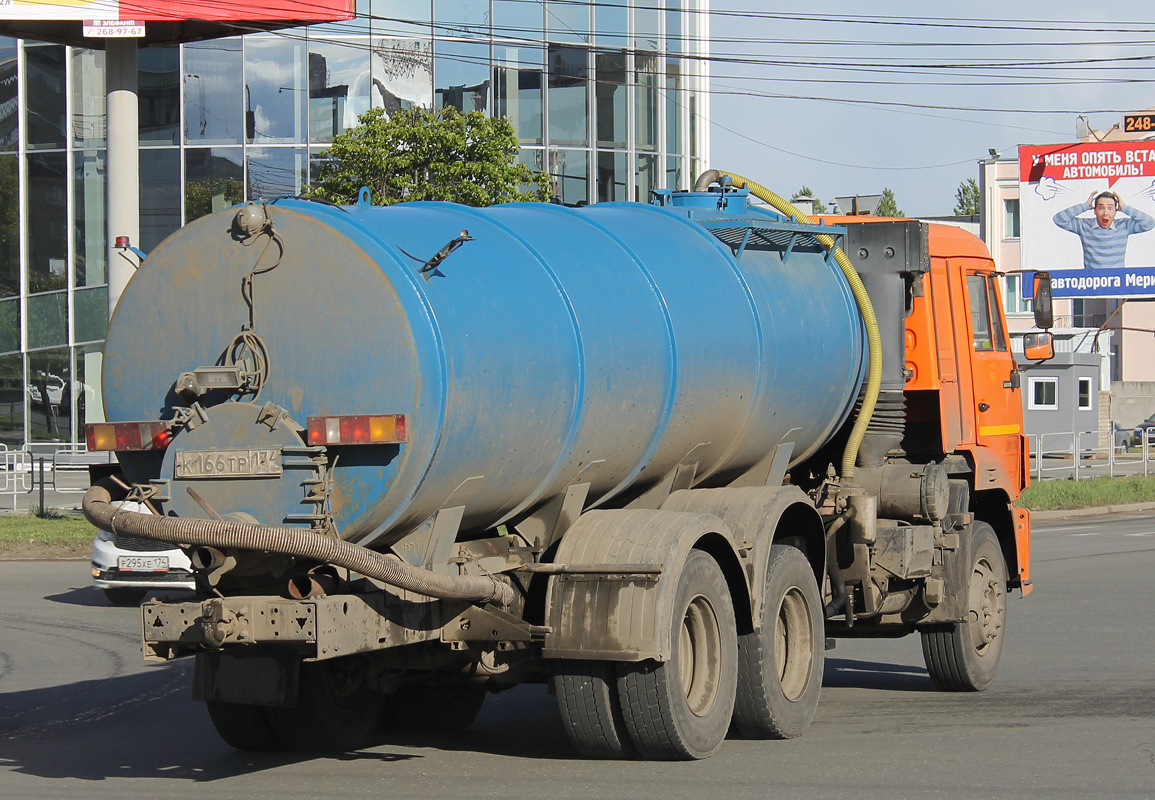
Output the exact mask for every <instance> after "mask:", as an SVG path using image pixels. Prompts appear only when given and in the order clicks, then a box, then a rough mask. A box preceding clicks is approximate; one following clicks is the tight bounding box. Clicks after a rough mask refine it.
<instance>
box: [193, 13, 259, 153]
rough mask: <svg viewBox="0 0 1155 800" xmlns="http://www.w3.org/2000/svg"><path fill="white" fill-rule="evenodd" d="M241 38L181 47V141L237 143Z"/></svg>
mask: <svg viewBox="0 0 1155 800" xmlns="http://www.w3.org/2000/svg"><path fill="white" fill-rule="evenodd" d="M241 46H242V45H241V39H240V38H239V37H235V36H234V37H232V38H230V39H212V40H209V41H207V42H189V43H188V44H186V45H185V46H184V75H183V79H184V140H185V141H186V142H188V143H190V144H240V143H241V137H242V136H243V135H244V130H245V126H244V114H243V113H242V112H243V111H244V107H243V106H242V104H241V98H240V96H239V95H238V94H237V76H238V75H240V74H241V60H242V59H241Z"/></svg>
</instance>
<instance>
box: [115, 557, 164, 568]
mask: <svg viewBox="0 0 1155 800" xmlns="http://www.w3.org/2000/svg"><path fill="white" fill-rule="evenodd" d="M116 566H117V569H119V570H120V571H121V572H168V556H117V559H116Z"/></svg>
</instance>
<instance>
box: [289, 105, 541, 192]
mask: <svg viewBox="0 0 1155 800" xmlns="http://www.w3.org/2000/svg"><path fill="white" fill-rule="evenodd" d="M358 121H359V122H360V123H361V124H360V125H358V126H357V127H355V128H351V129H349V130H348V131H346V132H345V133H342V134H339V135H337V136H334V137H333V144H332V145H331V146H330V147H329V149H328V150H326V151H325V153H324V155H325V156H326V157H327V161H325V162H323V163H322V165H321V168H320V170H319V175H318V184H317V185H316V186H315V187H314V188H313V189H312V190H311V191H310V192H308V194H310V195H311V196H314V197H318V198H321V199H324V200H328V201H330V202H333V203H339V204H350V203H354V202H356V201H357V195H358V192H359V191H360V189H361V187H362V186H367V187H369V193H370V195H371V197H372V201H373V203H375V204H377V205H391V204H393V203H402V202H407V201H410V200H448V201H452V202H455V203H464V204H465V205H470V206H488V205H492V204H494V203H506V202H510V201H514V200H547V199H549V188H548V187H549V176H547V175H546V174H545V173H542V172H538V171H536V170H534V169H531V168H530V167H528V166H526V165H525V164H519V163H518V162H517V161H516V158H517V152H518V145H517V136H516V135H515V134H514V131H513V126H512V125H511V124H510V123H509V120H507V119H505V118H491V117H486V116H485V115H484V114H482V113H481V112H479V111H470V112H469V113H466V114H462V113H461V112H460V111H458V110H457V109H456V108H454V107H452V106H446V107H445V108H442V109H437V110H429V109H423V108H412V109H404V110H401V111H397V112H394V114H393V115H392V116H390V117H387V116H386V115H385V110H384V109H382V108H371V109H369V110H368V111H366V112H365V113H364V114H362V115H361V116H360V117H358Z"/></svg>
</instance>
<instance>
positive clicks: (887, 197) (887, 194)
mask: <svg viewBox="0 0 1155 800" xmlns="http://www.w3.org/2000/svg"><path fill="white" fill-rule="evenodd" d="M878 216H880V217H905V216H906V214H904V213H903V212H902V209H901V208H899V207H898V203H897V202H895V199H894V192H892V191H891V190H890V189H883V190H882V200H881V201H880V202H879V204H878Z"/></svg>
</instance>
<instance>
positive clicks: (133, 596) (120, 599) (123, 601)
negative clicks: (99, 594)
mask: <svg viewBox="0 0 1155 800" xmlns="http://www.w3.org/2000/svg"><path fill="white" fill-rule="evenodd" d="M103 591H104V596H105V597H106V598H107V599H108V602H110V603H112V604H113V605H114V606H139V605H140V601H141V600H143V599H144V595H145V590H144V589H130V588H127V587H121V586H113V587H110V588H108V589H104V590H103Z"/></svg>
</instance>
